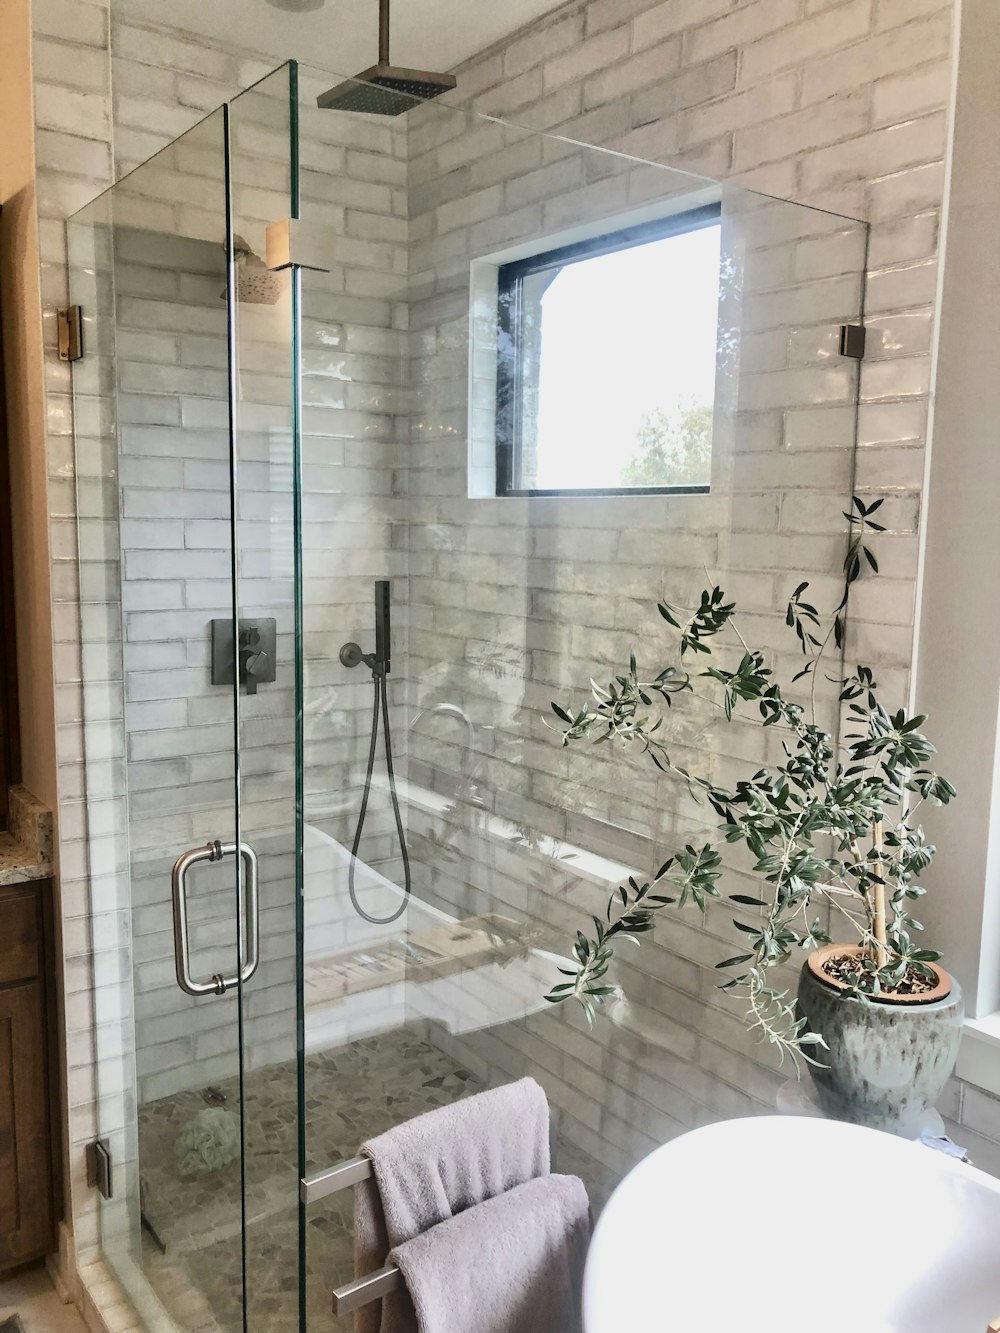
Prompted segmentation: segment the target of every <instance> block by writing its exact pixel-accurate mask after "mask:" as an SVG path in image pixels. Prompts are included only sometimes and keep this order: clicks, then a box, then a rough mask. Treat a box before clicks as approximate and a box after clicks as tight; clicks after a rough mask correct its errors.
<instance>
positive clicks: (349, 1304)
mask: <svg viewBox="0 0 1000 1333" xmlns="http://www.w3.org/2000/svg"><path fill="white" fill-rule="evenodd" d="M401 1281H402V1278H401V1277H400V1275H399V1269H398V1268H396V1267H395V1265H394V1264H388V1265H387V1266H386V1267H385V1268H376V1270H375V1272H374V1273H366V1274H365V1275H364V1277H358V1278H355V1279H354V1281H353V1282H348V1283H346V1284H345V1285H344V1286H343V1287H337V1288H335V1290H334V1293H333V1313H334V1314H335V1315H344V1314H352V1313H353V1312H354V1311H355V1310H360V1309H361V1307H362V1306H363V1305H368V1304H369V1302H371V1301H378V1300H381V1299H382V1297H383V1296H388V1295H389V1293H390V1292H392V1291H395V1290H396V1289H397V1287H398V1286H399V1284H400V1282H401Z"/></svg>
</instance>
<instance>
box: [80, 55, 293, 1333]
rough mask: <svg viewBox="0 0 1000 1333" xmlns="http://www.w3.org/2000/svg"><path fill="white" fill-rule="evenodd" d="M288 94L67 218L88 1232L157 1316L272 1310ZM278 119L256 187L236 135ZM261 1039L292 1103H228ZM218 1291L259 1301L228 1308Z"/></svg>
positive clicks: (228, 1328)
mask: <svg viewBox="0 0 1000 1333" xmlns="http://www.w3.org/2000/svg"><path fill="white" fill-rule="evenodd" d="M288 106H289V103H288V71H287V70H284V71H280V72H279V74H278V75H277V76H275V81H274V82H273V83H272V84H271V87H270V91H268V90H267V89H266V88H265V89H264V90H263V91H260V92H253V91H252V92H251V93H248V94H246V95H245V96H244V98H243V99H241V100H240V102H239V103H237V104H234V105H231V106H227V107H223V108H221V109H220V110H219V111H217V112H215V113H213V114H212V115H211V116H209V117H208V118H207V119H206V120H204V121H202V122H201V123H200V124H199V125H198V126H197V127H196V128H195V129H193V130H192V131H191V132H190V133H188V134H186V135H184V136H183V137H182V138H180V139H178V140H177V141H176V142H174V143H173V144H171V145H170V146H169V147H168V148H166V149H164V150H163V151H162V152H161V153H159V154H158V155H157V156H156V157H154V158H153V159H151V160H150V161H149V162H147V163H146V164H145V165H143V166H142V167H140V168H139V169H137V170H136V171H134V172H133V173H131V174H130V175H129V176H127V177H126V178H124V179H123V180H122V181H120V182H119V183H118V184H117V185H116V186H114V187H113V188H112V189H111V190H109V191H108V192H107V193H106V194H105V195H103V196H101V198H99V199H98V200H96V201H95V202H94V203H93V204H92V205H90V206H89V207H88V208H86V209H84V210H83V211H82V212H81V213H79V214H77V215H76V216H75V217H74V218H73V219H72V220H71V222H70V224H69V259H70V272H71V301H72V302H73V303H74V304H76V305H79V306H80V307H81V309H82V312H83V320H84V350H85V355H84V358H83V359H82V360H80V361H79V362H77V363H76V365H75V366H74V375H73V381H74V385H73V387H74V407H75V425H76V492H77V495H76V501H77V503H76V511H77V540H78V549H79V558H80V599H81V617H82V619H81V643H82V672H81V675H82V700H81V706H82V717H83V721H84V737H85V741H84V762H85V770H86V796H87V800H86V811H87V819H88V825H89V828H88V834H89V854H90V902H89V904H85V905H82V906H81V913H82V914H84V916H83V919H84V920H85V919H86V915H85V914H86V912H87V908H89V915H90V919H91V922H92V927H91V929H92V938H93V948H94V954H95V979H94V980H95V984H94V991H93V994H94V1005H95V1015H94V1018H95V1026H96V1032H97V1048H98V1087H97V1090H96V1099H97V1119H98V1128H99V1138H100V1144H101V1153H102V1155H104V1154H106V1159H107V1160H110V1164H111V1172H110V1174H111V1180H110V1188H109V1190H108V1192H107V1197H104V1198H102V1199H101V1201H100V1205H99V1224H100V1241H101V1247H102V1250H103V1253H104V1255H105V1256H106V1258H107V1259H108V1260H109V1262H110V1263H111V1265H112V1267H113V1268H114V1270H115V1272H116V1274H117V1276H118V1277H119V1279H120V1281H121V1282H122V1285H123V1287H124V1289H125V1291H126V1293H127V1294H128V1296H129V1298H130V1299H131V1300H132V1302H133V1304H134V1305H135V1306H136V1307H137V1309H138V1311H139V1313H140V1315H141V1316H142V1318H143V1319H144V1321H145V1323H146V1325H147V1327H148V1328H149V1329H150V1330H156V1331H157V1333H158V1331H159V1330H163V1331H164V1333H177V1330H184V1333H187V1330H198V1333H202V1331H203V1330H205V1331H207V1333H234V1331H235V1330H238V1329H246V1328H247V1327H255V1328H269V1329H271V1328H273V1329H274V1330H276V1333H277V1331H278V1330H284V1329H286V1328H287V1329H288V1330H289V1331H290V1333H291V1331H292V1330H295V1329H297V1328H298V1313H297V1308H298V1299H297V1284H296V1282H295V1269H296V1260H295V1256H296V1244H297V1241H296V1235H295V1228H296V1218H297V1207H296V1198H297V1191H296V1182H297V1178H298V1170H297V1163H296V1156H295V1151H294V1147H295V1125H296V1105H295V1096H294V1087H295V1080H294V1058H295V1022H294V976H295V956H296V948H295V913H294V889H293V888H292V889H289V887H288V884H289V880H288V874H287V872H288V868H289V867H293V866H294V855H293V846H294V837H293V833H292V829H293V805H294V802H293V801H288V802H286V803H283V802H282V800H281V796H282V794H283V793H284V792H287V791H294V782H293V778H292V773H293V767H294V766H293V763H292V759H291V751H290V748H289V747H290V746H291V744H292V739H293V732H292V731H290V730H289V728H290V727H291V725H292V719H293V718H294V707H293V705H292V703H291V700H292V698H293V695H294V691H293V690H291V689H290V686H289V677H290V671H291V668H290V667H289V666H288V663H290V661H291V660H292V657H293V654H292V653H291V651H290V648H289V643H290V639H291V636H292V634H293V627H292V625H291V624H290V621H289V618H288V614H287V608H288V606H289V605H290V596H289V594H288V592H287V588H286V587H285V584H284V583H282V582H281V580H282V578H283V577H284V579H285V581H286V583H287V580H288V579H289V578H290V576H291V549H292V542H291V537H290V533H289V532H287V531H284V530H282V529H281V527H280V525H279V524H277V523H274V522H272V519H273V515H272V514H271V513H270V509H269V506H268V505H265V504H264V503H263V496H262V491H266V490H268V489H269V488H270V487H271V486H275V487H277V488H278V489H280V491H281V492H282V493H283V494H285V495H287V496H288V497H289V503H290V497H291V494H292V486H291V479H290V472H289V469H290V467H291V456H290V449H291V419H290V414H289V409H288V406H287V403H283V402H281V401H280V400H279V396H280V393H283V392H284V386H286V385H288V384H290V382H291V377H290V364H291V362H290V348H291V324H290V318H291V310H290V304H289V300H288V293H289V290H290V275H289V274H288V273H287V272H285V273H280V272H279V273H271V272H270V271H269V270H268V269H267V268H266V266H265V258H264V254H265V245H266V238H265V228H264V225H263V224H264V222H268V223H270V222H272V221H274V220H276V219H280V218H282V217H287V216H288V212H289V206H288V185H287V178H288V172H289V169H290V168H289V138H288V120H289V109H288ZM282 118H283V120H284V138H283V139H282V141H281V150H280V153H279V154H278V156H279V158H280V170H279V172H278V174H277V175H275V174H272V175H271V176H270V177H268V176H267V175H266V169H265V167H264V165H263V163H262V162H256V163H254V162H252V161H251V158H250V156H249V154H248V152H247V150H246V147H245V144H246V141H247V139H248V138H254V139H255V141H256V144H257V146H258V148H259V145H260V143H261V141H262V140H264V139H266V140H267V142H268V144H269V145H270V146H271V147H272V148H273V145H274V142H275V137H276V134H277V129H278V126H279V123H280V122H281V120H282ZM281 172H283V173H284V175H283V178H282V180H280V181H279V179H278V176H279V175H281ZM282 182H284V183H282ZM267 187H270V189H269V190H268V188H267ZM258 205H261V206H262V207H263V210H264V211H261V207H258ZM278 385H280V386H282V387H281V389H280V390H279V389H278V388H276V386H278ZM237 475H239V477H240V482H241V487H240V488H238V487H237V483H236V478H237ZM69 512H70V513H71V512H72V510H70V511H69ZM272 557H273V560H274V561H275V562H276V564H275V566H274V567H272V566H271V565H270V564H269V561H270V560H271V559H272ZM265 565H267V566H268V568H266V569H265V568H264V566H265ZM277 565H280V566H281V569H282V573H279V572H278V570H277ZM279 585H280V588H281V591H280V592H279ZM275 619H277V621H278V626H279V628H278V632H277V636H275V632H274V626H275ZM276 658H277V659H278V670H277V671H276V670H275V666H276V662H275V659H276ZM282 664H284V665H282ZM276 676H277V684H276V685H274V686H270V687H269V686H268V684H267V683H266V682H269V681H270V682H274V681H275V679H276ZM269 689H270V691H271V692H270V693H269V692H268V690H269ZM258 690H259V693H258ZM283 747H284V749H283ZM286 751H287V753H286V758H285V760H284V762H282V761H281V758H280V756H281V754H282V753H284V752H286ZM265 787H266V790H265ZM282 839H284V843H285V850H284V852H282V851H281V847H280V844H281V841H282ZM291 874H292V883H293V882H294V871H293V870H292V871H291ZM289 975H290V976H291V992H290V994H291V1000H290V1004H291V1018H290V1020H289V1021H287V1022H286V1020H285V1018H284V1015H283V1014H282V1013H281V1012H279V1008H280V1004H283V1003H284V1000H285V998H286V997H285V988H286V978H287V977H288V976H289ZM276 997H278V999H277V1000H276ZM279 1001H280V1003H279ZM286 1037H287V1040H286ZM265 1047H266V1050H267V1056H268V1059H269V1060H270V1061H272V1062H273V1061H275V1060H278V1059H280V1058H283V1057H287V1058H290V1059H291V1061H292V1068H293V1077H292V1080H291V1087H292V1095H291V1098H290V1100H288V1101H287V1104H284V1103H283V1104H282V1107H281V1108H277V1107H276V1106H275V1104H274V1099H273V1098H272V1099H271V1100H270V1101H268V1104H267V1113H266V1115H265V1113H264V1112H263V1111H262V1106H263V1102H262V1099H261V1097H260V1096H259V1095H258V1096H257V1098H256V1100H255V1102H254V1113H253V1114H252V1115H247V1114H246V1113H245V1106H246V1098H245V1086H246V1085H245V1077H246V1069H247V1066H249V1067H251V1068H252V1067H253V1065H254V1062H255V1061H256V1062H257V1063H260V1062H261V1059H262V1057H263V1055H264V1049H265ZM251 1049H252V1055H253V1058H252V1059H250V1060H246V1059H245V1056H246V1055H247V1053H248V1052H249V1051H251ZM278 1120H280V1121H281V1123H282V1125H283V1126H285V1128H286V1130H287V1134H288V1146H287V1150H286V1148H285V1147H284V1146H281V1145H279V1144H277V1142H276V1141H275V1138H274V1135H273V1133H272V1130H273V1127H274V1124H275V1123H276V1122H277V1121H278ZM274 1162H277V1163H278V1175H279V1177H282V1178H283V1176H285V1175H287V1177H288V1187H287V1190H286V1191H285V1192H284V1193H282V1192H281V1191H280V1190H279V1189H278V1188H277V1187H276V1183H275V1172H274V1170H273V1164H274ZM262 1164H263V1169H262ZM286 1165H287V1171H283V1168H284V1167H285V1166H286ZM286 1195H287V1197H285V1196H286ZM272 1204H273V1206H272ZM282 1208H283V1209H284V1210H285V1212H286V1213H288V1214H289V1215H290V1216H291V1218H292V1226H291V1230H290V1232H289V1234H288V1236H287V1241H288V1245H287V1246H281V1245H277V1244H276V1241H277V1239H278V1237H277V1231H278V1230H279V1229H280V1218H277V1216H276V1215H277V1213H278V1212H280V1210H281V1209H282ZM264 1236H268V1237H269V1238H270V1242H271V1248H272V1250H273V1251H274V1252H275V1253H280V1256H281V1264H282V1265H283V1267H284V1268H285V1269H287V1270H288V1271H289V1272H290V1273H291V1281H290V1282H289V1281H286V1280H284V1274H282V1276H281V1278H280V1280H279V1276H278V1275H277V1273H276V1272H268V1273H261V1272H260V1270H259V1260H260V1257H261V1254H262V1253H263V1251H264V1249H265V1248H266V1247H265V1246H264V1245H263V1243H262V1242H263V1237H264ZM248 1244H249V1245H250V1246H251V1250H252V1253H251V1265H250V1267H251V1270H253V1267H254V1263H258V1270H257V1273H256V1276H257V1278H258V1279H259V1283H258V1286H256V1287H254V1286H253V1282H252V1278H253V1276H254V1273H253V1271H251V1275H250V1278H251V1280H250V1281H249V1282H248V1272H247V1269H248V1262H247V1253H248V1250H247V1247H248ZM248 1286H250V1287H251V1289H252V1290H253V1291H262V1290H267V1291H269V1292H272V1293H274V1292H277V1293H278V1296H277V1297H275V1296H274V1295H273V1294H272V1296H271V1297H270V1299H269V1300H265V1301H263V1303H262V1304H260V1305H259V1306H258V1308H257V1309H256V1310H254V1309H253V1305H252V1298H251V1315H250V1316H248V1313H247V1309H248V1296H247V1288H248ZM278 1304H280V1305H281V1310H280V1318H279V1317H278V1313H279V1312H278V1310H277V1305H278ZM271 1315H274V1316H275V1317H274V1318H273V1319H272V1318H271V1317H270V1316H271Z"/></svg>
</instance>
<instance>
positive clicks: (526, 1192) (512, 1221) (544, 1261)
mask: <svg viewBox="0 0 1000 1333" xmlns="http://www.w3.org/2000/svg"><path fill="white" fill-rule="evenodd" d="M589 1239H590V1218H589V1210H588V1203H587V1191H586V1190H585V1189H584V1186H583V1181H582V1180H578V1179H577V1177H576V1176H544V1177H543V1178H542V1179H540V1180H531V1181H529V1182H528V1183H527V1184H526V1185H518V1186H517V1187H516V1188H515V1189H512V1190H509V1191H508V1192H507V1193H506V1194H501V1195H500V1196H499V1197H497V1198H495V1199H488V1200H487V1201H486V1202H485V1203H481V1204H477V1205H476V1206H475V1207H473V1208H469V1209H467V1210H466V1211H465V1212H464V1213H460V1214H459V1215H458V1216H457V1217H452V1218H449V1219H448V1220H447V1221H446V1222H440V1223H439V1224H438V1225H437V1226H436V1227H432V1228H431V1229H430V1231H426V1232H424V1234H423V1235H422V1236H417V1237H416V1238H415V1239H414V1240H408V1241H406V1242H405V1243H404V1244H402V1245H400V1246H398V1247H397V1248H396V1249H394V1250H393V1251H392V1254H391V1255H390V1259H391V1261H392V1262H393V1263H395V1264H396V1265H397V1266H398V1268H399V1270H400V1272H401V1273H402V1274H403V1279H404V1281H405V1282H406V1287H407V1290H408V1292H409V1294H410V1297H411V1298H412V1300H413V1305H414V1309H415V1311H416V1321H417V1333H579V1330H580V1292H581V1288H582V1286H583V1267H584V1262H585V1260H586V1258H587V1245H588V1242H589Z"/></svg>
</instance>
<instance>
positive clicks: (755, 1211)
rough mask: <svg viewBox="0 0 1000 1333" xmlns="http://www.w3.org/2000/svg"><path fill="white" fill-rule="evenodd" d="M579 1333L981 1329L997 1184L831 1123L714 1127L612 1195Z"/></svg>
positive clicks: (778, 1120)
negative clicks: (625, 1331)
mask: <svg viewBox="0 0 1000 1333" xmlns="http://www.w3.org/2000/svg"><path fill="white" fill-rule="evenodd" d="M583 1311H584V1329H585V1333H624V1330H626V1329H629V1330H631V1329H635V1330H642V1331H643V1333H728V1330H730V1329H731V1330H732V1331H733V1333H846V1330H850V1331H851V1333H986V1327H987V1324H988V1323H989V1322H990V1320H991V1319H995V1318H997V1316H1000V1180H996V1179H994V1178H993V1177H992V1176H987V1175H985V1174H984V1173H983V1172H982V1171H977V1170H976V1169H975V1168H974V1167H971V1166H967V1165H965V1164H964V1163H962V1162H957V1161H955V1160H953V1159H951V1158H949V1157H947V1156H946V1155H945V1154H943V1153H939V1152H936V1151H934V1150H933V1149H930V1148H926V1147H924V1146H922V1145H921V1144H917V1143H910V1142H908V1141H906V1140H903V1139H898V1138H895V1137H893V1136H892V1135H889V1134H882V1133H879V1132H878V1131H876V1130H871V1129H863V1128H861V1127H860V1126H858V1125H847V1124H842V1123H840V1122H838V1121H834V1120H819V1119H805V1118H799V1117H783V1116H767V1117H760V1118H749V1119H746V1120H730V1121H724V1122H722V1123H720V1124H716V1125H709V1126H707V1127H706V1128H704V1129H698V1130H694V1131H692V1132H691V1133H689V1134H684V1135H682V1136H681V1137H680V1138H678V1139H674V1140H673V1141H672V1142H671V1143H668V1144H665V1145H664V1147H662V1148H658V1149H657V1150H656V1151H655V1152H654V1153H651V1154H650V1156H649V1157H647V1158H646V1159H645V1160H644V1161H642V1162H640V1163H639V1165H638V1166H637V1167H636V1168H635V1169H634V1170H633V1171H631V1172H630V1173H629V1175H628V1176H626V1177H625V1179H624V1180H623V1181H622V1183H621V1184H620V1185H619V1186H618V1188H617V1190H615V1192H614V1194H613V1195H612V1197H611V1199H610V1200H609V1202H608V1205H607V1207H606V1208H605V1210H604V1212H603V1213H602V1214H601V1218H600V1220H599V1222H598V1224H597V1227H596V1229H595V1232H594V1239H593V1242H592V1244H591V1248H590V1255H589V1258H588V1260H587V1272H586V1277H585V1279H584V1292H583Z"/></svg>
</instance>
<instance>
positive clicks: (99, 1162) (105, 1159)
mask: <svg viewBox="0 0 1000 1333" xmlns="http://www.w3.org/2000/svg"><path fill="white" fill-rule="evenodd" d="M87 1184H88V1185H90V1186H91V1188H92V1189H96V1190H98V1191H100V1193H101V1195H102V1197H103V1198H105V1199H111V1198H113V1197H114V1192H115V1190H114V1178H113V1175H112V1168H111V1144H110V1143H109V1142H108V1140H107V1139H95V1140H94V1142H93V1143H88V1144H87Z"/></svg>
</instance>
